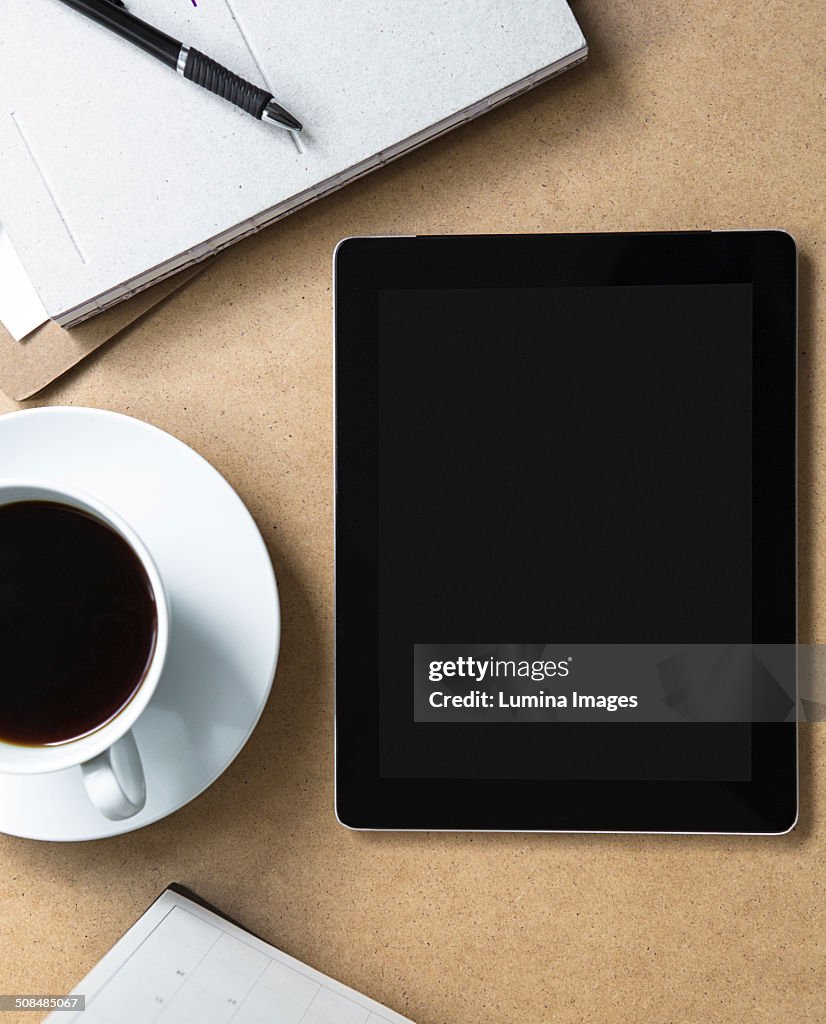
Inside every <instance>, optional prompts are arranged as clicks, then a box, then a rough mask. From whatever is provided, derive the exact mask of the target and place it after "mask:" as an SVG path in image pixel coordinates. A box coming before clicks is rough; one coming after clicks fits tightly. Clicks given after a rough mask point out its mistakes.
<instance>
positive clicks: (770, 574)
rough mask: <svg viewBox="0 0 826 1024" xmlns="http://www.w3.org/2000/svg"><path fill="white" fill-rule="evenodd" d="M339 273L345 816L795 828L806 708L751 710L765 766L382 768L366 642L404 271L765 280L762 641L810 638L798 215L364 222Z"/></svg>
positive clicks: (524, 282) (755, 759)
mask: <svg viewBox="0 0 826 1024" xmlns="http://www.w3.org/2000/svg"><path fill="white" fill-rule="evenodd" d="M334 282H335V349H336V351H335V366H336V439H335V457H336V694H335V704H336V723H335V731H336V768H335V770H336V814H337V816H338V819H339V821H341V823H342V824H344V825H346V826H348V827H350V828H357V829H423V830H450V831H463V830H485V831H488V830H490V831H499V830H507V831H521V830H525V831H587V832H603V831H605V832H680V833H692V832H703V833H753V834H757V833H759V834H780V833H784V832H787V831H788V830H789V829H790V828H792V827H793V826H794V824H795V822H796V820H797V806H798V795H797V727H796V724H794V723H754V724H753V725H752V737H751V739H752V751H753V756H752V778H751V780H750V781H749V782H652V781H640V782H619V781H599V782H591V781H588V782H585V781H580V782H573V783H572V782H561V781H535V780H530V781H525V780H520V781H507V780H495V779H491V780H482V781H480V780H460V779H450V780H447V779H446V780H428V779H389V778H382V777H381V776H380V773H379V761H378V758H379V718H378V707H379V694H378V678H377V673H376V672H374V673H373V675H372V677H371V676H370V675H369V670H368V667H367V666H366V664H365V658H364V651H365V650H368V651H369V650H371V649H376V647H377V645H376V644H374V642H373V640H374V638H375V636H376V633H377V630H378V605H377V602H378V597H377V587H376V583H375V579H376V573H377V566H378V561H377V559H378V553H377V547H376V538H377V521H378V502H377V497H378V480H377V477H376V473H377V469H376V467H377V459H376V448H377V443H378V437H377V428H376V423H377V414H378V400H379V396H378V374H377V372H376V371H377V358H378V340H379V339H378V316H377V302H378V294H379V292H380V291H381V290H384V289H405V288H410V289H422V288H455V287H460V288H461V287H477V288H478V287H498V288H503V287H504V288H506V287H543V286H546V287H547V286H577V285H590V286H594V285H597V286H598V285H623V284H625V285H634V284H664V285H673V284H727V283H740V282H747V283H750V284H751V285H752V289H753V290H752V294H753V323H754V332H753V342H754V348H753V352H754V362H753V439H754V449H753V515H754V521H753V553H754V555H753V557H754V577H753V579H754V584H753V609H754V611H753V622H754V640H755V642H763V643H789V644H793V643H795V642H796V628H797V612H796V372H797V371H796V331H797V326H796V325H797V310H796V304H797V249H796V245H795V242H794V240H793V239H792V237H791V236H790V235H788V234H787V233H785V232H783V231H730V232H685V233H650V234H576V235H573V234H571V235H564V234H562V235H496V236H494V235H460V236H402V237H367V238H348V239H345V240H344V241H343V242H341V243H339V245H338V247H337V249H336V253H335V257H334ZM411 699H412V698H411ZM525 727H526V726H520V728H525ZM649 727H650V728H657V729H669V728H672V729H673V728H704V729H718V728H725V726H722V725H702V726H694V725H691V726H685V725H675V726H667V725H655V726H649ZM445 728H450V726H445ZM529 728H530V726H529ZM533 728H537V727H536V726H534V727H533ZM538 728H547V726H538Z"/></svg>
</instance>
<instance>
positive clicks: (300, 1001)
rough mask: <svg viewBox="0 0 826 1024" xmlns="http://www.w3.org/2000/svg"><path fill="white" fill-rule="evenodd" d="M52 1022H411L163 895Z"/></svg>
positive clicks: (236, 929) (180, 899) (214, 917)
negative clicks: (74, 1005)
mask: <svg viewBox="0 0 826 1024" xmlns="http://www.w3.org/2000/svg"><path fill="white" fill-rule="evenodd" d="M73 994H74V995H84V996H85V997H86V1009H85V1011H79V1012H77V1013H67V1012H65V1011H60V1012H55V1013H53V1014H52V1015H51V1016H49V1017H48V1018H47V1021H48V1022H49V1024H75V1022H77V1024H411V1022H410V1021H409V1020H408V1019H407V1018H406V1017H402V1016H400V1015H399V1014H398V1013H395V1012H394V1011H393V1010H389V1009H387V1008H386V1007H384V1006H382V1005H381V1004H379V1003H376V1002H375V1001H374V1000H372V999H368V998H367V997H366V996H363V995H360V994H359V993H358V992H355V991H354V990H353V989H350V988H347V986H346V985H342V984H340V983H339V982H337V981H334V980H333V979H332V978H328V977H327V976H326V975H324V974H322V973H321V972H320V971H316V970H314V969H313V968H312V967H308V966H307V965H306V964H303V963H301V961H299V960H296V959H294V958H293V957H290V956H287V954H286V953H282V952H281V951H280V950H278V949H276V948H275V947H274V946H270V945H269V944H268V943H266V942H263V941H262V940H261V939H258V938H257V937H256V936H254V935H250V933H249V932H246V931H244V930H243V929H242V928H239V927H238V926H236V925H234V924H232V923H231V922H229V921H226V920H224V919H223V918H221V917H219V916H218V915H217V914H213V913H212V912H211V911H209V910H206V909H205V908H203V907H201V906H199V905H198V904H197V903H193V902H192V901H191V900H189V899H187V898H186V897H185V896H182V895H180V894H178V893H176V892H173V891H171V890H167V891H166V892H164V893H163V895H162V896H161V897H160V898H159V899H158V900H156V901H155V903H153V905H152V906H151V907H150V908H149V910H148V911H147V912H146V913H145V914H144V915H143V917H141V918H140V920H139V921H138V922H137V923H136V924H135V925H134V926H133V927H132V928H130V929H129V931H128V932H127V933H126V935H124V936H123V938H122V939H121V940H120V941H119V942H118V943H116V944H115V946H113V948H112V949H111V950H110V951H109V952H108V953H107V954H106V956H105V957H104V958H103V959H102V960H101V961H100V963H99V964H97V966H95V967H94V968H93V969H92V971H91V972H90V973H89V974H88V975H87V976H86V978H84V980H83V981H82V982H80V984H79V985H77V987H76V988H75V989H74V991H73Z"/></svg>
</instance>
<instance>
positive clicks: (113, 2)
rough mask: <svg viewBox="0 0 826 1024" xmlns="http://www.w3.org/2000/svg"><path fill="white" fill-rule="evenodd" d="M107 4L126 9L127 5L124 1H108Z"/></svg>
mask: <svg viewBox="0 0 826 1024" xmlns="http://www.w3.org/2000/svg"><path fill="white" fill-rule="evenodd" d="M106 2H107V3H110V4H111V5H112V6H113V7H124V8H125V7H126V4H125V3H124V2H123V0H106Z"/></svg>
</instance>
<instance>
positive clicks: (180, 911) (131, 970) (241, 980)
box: [46, 0, 412, 1024]
mask: <svg viewBox="0 0 826 1024" xmlns="http://www.w3.org/2000/svg"><path fill="white" fill-rule="evenodd" d="M202 2H203V0H202ZM176 888H177V887H176ZM176 888H169V889H167V890H166V891H165V892H164V893H162V894H161V896H160V897H159V898H158V899H157V900H156V901H155V902H154V903H153V904H152V906H151V907H150V908H149V910H147V912H146V913H145V914H144V915H143V917H141V918H140V920H139V921H137V922H136V923H135V924H134V925H133V926H132V927H131V928H130V929H129V931H128V932H127V933H126V934H125V935H124V936H123V938H122V939H121V940H120V941H119V942H118V943H116V944H115V945H114V946H113V947H112V949H110V950H109V952H108V953H107V954H106V956H105V957H104V958H103V959H102V960H101V961H100V963H99V964H97V966H95V967H94V968H93V969H92V970H91V971H90V973H89V974H87V975H86V977H85V978H84V979H83V981H82V982H81V983H80V984H79V985H78V986H77V987H76V988H74V989H73V990H72V995H73V996H78V997H80V996H82V997H83V1000H84V1003H85V1009H82V1010H80V1009H79V1010H77V1011H71V1010H65V1009H60V1010H56V1011H55V1012H54V1013H53V1014H51V1015H50V1016H49V1017H47V1018H46V1020H47V1022H48V1024H412V1022H411V1021H410V1020H409V1019H408V1018H407V1017H402V1016H401V1015H400V1014H398V1013H395V1012H394V1011H393V1010H389V1009H387V1007H385V1006H382V1005H381V1004H380V1003H377V1002H375V1001H374V1000H373V999H368V998H367V997H366V996H363V995H360V994H359V993H358V992H355V991H354V990H353V989H351V988H347V986H346V985H341V984H340V983H339V982H337V981H334V980H333V979H332V978H328V977H327V975H325V974H322V973H321V972H320V971H316V970H314V969H313V968H312V967H308V966H307V965H306V964H303V963H301V961H300V960H295V959H294V958H293V957H291V956H287V954H286V953H282V952H281V951H280V950H278V949H276V948H275V947H274V946H270V945H269V944H268V943H266V942H264V941H262V940H261V939H259V938H257V937H256V936H254V935H251V934H250V933H249V932H247V931H245V930H244V929H243V928H240V927H238V925H236V924H233V923H232V922H231V921H228V920H226V918H224V917H222V916H220V915H219V914H217V913H215V912H214V911H212V910H210V909H207V908H206V907H203V906H201V904H200V903H196V902H194V901H193V900H192V899H189V898H188V896H186V895H184V893H183V891H181V890H180V889H178V891H176Z"/></svg>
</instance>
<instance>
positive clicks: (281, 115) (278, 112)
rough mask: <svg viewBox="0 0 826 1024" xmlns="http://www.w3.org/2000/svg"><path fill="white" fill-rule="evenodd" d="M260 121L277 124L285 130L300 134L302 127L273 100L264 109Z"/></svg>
mask: <svg viewBox="0 0 826 1024" xmlns="http://www.w3.org/2000/svg"><path fill="white" fill-rule="evenodd" d="M261 120H262V121H269V122H270V123H271V124H277V125H278V126H279V127H281V128H286V129H287V131H290V132H300V131H301V129H302V127H303V126H302V124H301V122H300V121H298V120H297V119H296V118H294V117H293V115H292V114H291V113H290V112H289V111H287V110H285V109H284V108H283V107H282V106H281V105H280V104H278V103H276V102H275V100H270V102H269V103H268V104H267V105H266V107H264V111H263V113H262V114H261Z"/></svg>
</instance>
